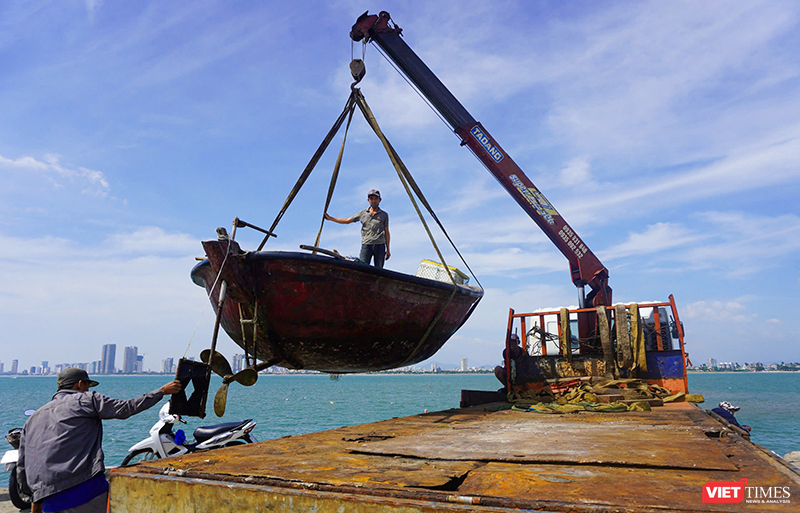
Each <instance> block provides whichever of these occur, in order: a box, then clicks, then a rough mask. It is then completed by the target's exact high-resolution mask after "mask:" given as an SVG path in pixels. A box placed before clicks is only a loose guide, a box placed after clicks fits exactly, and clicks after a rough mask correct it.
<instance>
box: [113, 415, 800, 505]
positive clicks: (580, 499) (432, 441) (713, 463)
mask: <svg viewBox="0 0 800 513" xmlns="http://www.w3.org/2000/svg"><path fill="white" fill-rule="evenodd" d="M741 479H748V483H749V484H748V486H749V487H751V488H753V489H752V490H751V495H753V494H756V495H762V493H761V492H764V493H767V492H768V491H769V490H773V491H774V490H775V487H778V488H779V489H780V494H781V497H782V499H781V500H780V501H771V502H758V503H753V502H746V501H744V500H743V501H742V502H740V503H736V504H723V503H703V501H702V487H703V485H704V484H705V483H708V482H731V483H733V482H740V480H741ZM755 488H758V489H759V490H760V491H759V490H755ZM784 490H785V491H784ZM769 493H771V494H774V495H777V494H778V492H777V491H774V492H769ZM786 493H788V494H789V497H788V499H787V498H786V497H784V495H785V494H786ZM234 510H242V511H245V510H246V511H465V510H480V511H518V510H543V511H574V512H589V511H591V512H597V511H625V512H634V511H636V512H642V511H662V512H663V511H732V510H735V511H798V510H800V474H798V473H797V471H796V470H792V469H790V468H789V467H788V466H787V465H786V464H785V463H784V462H782V460H778V459H776V458H774V457H773V456H771V455H770V454H769V453H768V452H767V451H766V450H764V449H762V448H760V447H759V446H757V445H754V444H751V443H750V442H749V441H747V440H744V439H742V438H741V437H740V436H739V435H737V434H736V433H735V432H733V431H732V430H730V429H727V428H726V427H725V426H724V425H723V424H721V423H719V422H718V421H717V420H715V419H714V418H712V417H711V416H709V415H708V414H706V413H705V412H703V411H702V410H701V409H700V408H697V407H696V406H694V405H691V404H687V403H679V404H670V405H667V406H664V407H660V408H654V409H653V411H651V412H625V413H595V412H579V413H574V414H567V415H547V414H537V413H532V412H521V411H512V410H508V409H505V410H503V409H498V406H497V405H490V406H486V407H474V408H464V409H455V410H447V411H443V412H435V413H428V414H424V415H416V416H411V417H403V418H396V419H391V420H387V421H383V422H376V423H372V424H363V425H358V426H350V427H344V428H340V429H335V430H330V431H323V432H318V433H311V434H308V435H302V436H295V437H286V438H280V439H277V440H269V441H266V442H261V443H259V444H257V445H255V446H253V445H249V446H240V447H234V448H229V449H225V450H216V451H210V452H202V453H195V454H190V455H187V456H183V457H176V458H170V459H167V460H157V461H154V462H149V463H144V464H140V465H137V466H134V467H128V468H123V469H116V470H114V471H112V473H111V511H112V512H115V513H123V512H161V511H164V512H166V511H180V512H189V511H192V512H205V511H209V512H210V511H234Z"/></svg>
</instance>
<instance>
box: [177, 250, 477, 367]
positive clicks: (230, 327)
mask: <svg viewBox="0 0 800 513" xmlns="http://www.w3.org/2000/svg"><path fill="white" fill-rule="evenodd" d="M203 247H204V249H205V250H206V255H207V256H208V260H207V261H204V262H201V263H200V264H198V265H197V266H196V267H195V268H194V269H193V270H192V279H193V280H194V281H195V283H197V284H198V285H202V286H203V287H205V289H206V292H208V293H210V299H211V302H212V304H213V305H214V307H215V308H216V306H217V303H218V293H219V288H220V285H219V283H221V281H222V280H225V281H226V282H227V283H228V293H227V299H226V301H225V302H224V305H223V312H222V316H221V326H222V328H223V329H224V330H225V332H226V333H227V334H228V335H229V336H230V337H231V339H232V340H233V341H234V342H235V343H236V344H237V345H239V346H240V347H242V348H243V349H245V351H246V352H248V353H249V354H252V353H253V350H254V349H253V348H254V347H255V354H256V356H257V357H258V358H259V359H260V360H263V361H267V362H271V363H272V364H273V365H280V366H282V367H287V368H290V369H309V370H318V371H323V372H330V373H352V372H369V371H379V370H386V369H393V368H397V367H402V366H406V365H412V364H414V363H419V362H421V361H423V360H426V359H428V358H430V357H431V356H433V354H435V353H436V352H437V351H438V350H439V349H440V348H441V347H442V346H443V345H444V343H445V342H446V341H447V340H448V339H449V338H450V337H451V336H452V335H453V333H455V331H456V330H458V328H460V327H461V325H462V324H463V323H464V322H465V321H466V320H467V318H468V317H469V315H470V314H471V313H472V310H473V308H474V307H475V306H476V305H477V303H478V301H480V299H481V297H482V296H483V291H482V290H481V289H477V288H473V287H466V286H455V285H453V284H448V283H442V282H438V281H434V280H428V279H424V278H419V277H416V276H409V275H406V274H402V273H398V272H395V271H391V270H386V269H377V268H375V267H372V266H368V265H365V264H362V263H358V262H351V261H348V260H340V259H334V258H330V257H326V256H320V255H313V254H306V253H294V252H281V251H268V252H249V253H243V252H241V250H240V249H239V248H238V245H236V243H235V242H233V243H231V244H230V246H229V243H228V242H227V241H207V242H204V243H203ZM226 255H227V258H226ZM223 262H224V265H223ZM220 268H222V272H221V273H220ZM218 275H219V278H220V279H219V280H217V276H218ZM215 281H216V282H217V285H216V286H215ZM212 286H213V287H214V290H213V291H212V290H211V288H212ZM242 319H245V320H246V321H247V320H252V319H255V321H254V322H252V323H248V322H245V323H242Z"/></svg>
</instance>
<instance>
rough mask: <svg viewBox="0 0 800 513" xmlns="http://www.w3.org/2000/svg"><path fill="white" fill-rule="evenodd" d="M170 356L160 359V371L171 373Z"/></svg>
mask: <svg viewBox="0 0 800 513" xmlns="http://www.w3.org/2000/svg"><path fill="white" fill-rule="evenodd" d="M172 361H173V360H172V358H164V359H163V360H161V372H163V373H165V374H171V373H172V372H173V371H172Z"/></svg>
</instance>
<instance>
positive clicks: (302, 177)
mask: <svg viewBox="0 0 800 513" xmlns="http://www.w3.org/2000/svg"><path fill="white" fill-rule="evenodd" d="M353 102H354V98H353V94H352V93H351V94H350V96H349V97H348V98H347V104H345V107H344V110H343V111H342V113H341V114H339V117H338V118H337V119H336V122H334V124H333V126H332V127H331V129H330V130H329V131H328V135H326V136H325V139H323V141H322V143H321V144H320V145H319V148H317V151H316V152H314V155H313V156H312V157H311V160H310V161H309V162H308V164H307V165H306V168H305V169H304V170H303V172H302V173H301V174H300V178H298V179H297V182H296V183H295V184H294V187H292V190H291V192H289V196H288V197H287V198H286V201H285V202H284V203H283V208H281V211H280V212H278V216H277V217H276V218H275V221H273V222H272V226H271V227H270V229H269V230H268V231H270V232H272V233H274V232H275V227H276V226H278V223H279V222H280V221H281V219H282V218H283V214H285V213H286V210H287V209H288V208H289V205H291V204H292V201H293V200H294V198H295V196H297V193H298V192H300V189H301V188H302V187H303V184H305V183H306V180H307V179H308V177H309V175H310V174H311V171H313V170H314V167H315V166H316V165H317V162H319V159H320V158H321V157H322V155H323V154H324V153H325V150H326V149H328V145H329V144H330V143H331V139H333V136H334V135H336V133H337V132H338V131H339V128H341V126H342V123H344V120H345V118H346V117H347V114H348V112H351V111H352V110H353V108H354V107H353ZM267 239H269V235H266V236H264V240H262V241H261V244H259V245H258V249H257V250H256V251H261V248H263V247H264V244H266V243H267Z"/></svg>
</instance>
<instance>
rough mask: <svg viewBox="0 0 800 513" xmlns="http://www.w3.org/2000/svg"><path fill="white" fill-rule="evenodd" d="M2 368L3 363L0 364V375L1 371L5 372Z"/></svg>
mask: <svg viewBox="0 0 800 513" xmlns="http://www.w3.org/2000/svg"><path fill="white" fill-rule="evenodd" d="M3 366H4V364H3V362H0V374H2V373H3V371H4V370H5V369H3Z"/></svg>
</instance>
